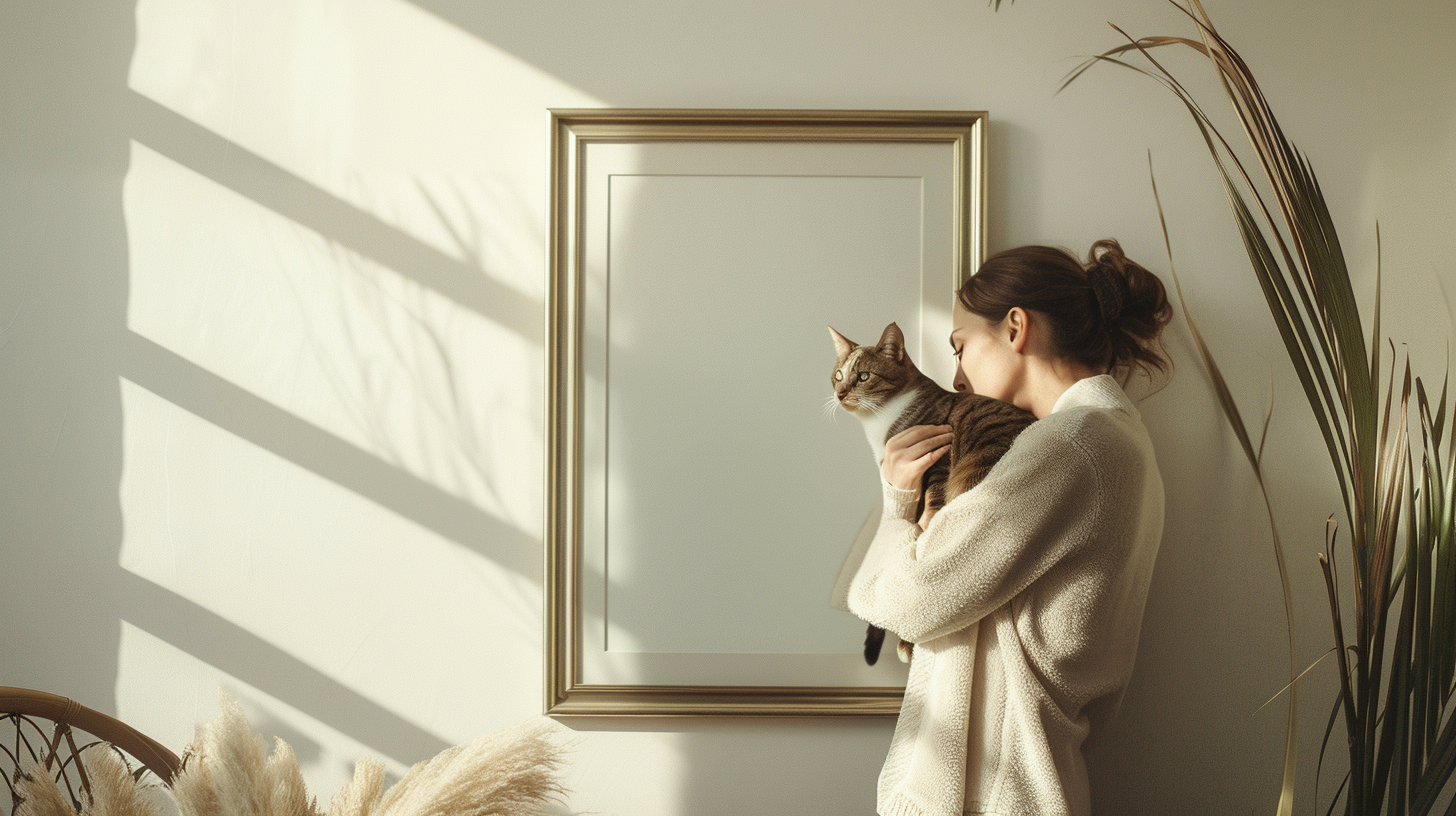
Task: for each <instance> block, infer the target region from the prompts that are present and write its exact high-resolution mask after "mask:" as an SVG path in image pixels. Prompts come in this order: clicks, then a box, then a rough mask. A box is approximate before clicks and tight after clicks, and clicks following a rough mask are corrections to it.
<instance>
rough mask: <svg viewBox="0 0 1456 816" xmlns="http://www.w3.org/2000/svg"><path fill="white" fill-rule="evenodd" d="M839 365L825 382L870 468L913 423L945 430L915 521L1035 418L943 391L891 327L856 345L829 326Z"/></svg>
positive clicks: (870, 646) (903, 652)
mask: <svg viewBox="0 0 1456 816" xmlns="http://www.w3.org/2000/svg"><path fill="white" fill-rule="evenodd" d="M829 334H830V336H831V337H833V338H834V351H835V354H836V355H837V359H836V360H835V362H834V371H833V373H832V374H831V375H830V382H831V384H832V386H833V388H834V396H833V397H832V398H831V399H833V400H837V401H838V403H839V406H840V407H841V408H843V409H844V410H846V411H848V412H850V413H851V414H854V415H855V416H856V417H858V418H859V419H860V421H861V422H863V423H864V430H865V436H866V437H867V438H868V439H869V442H870V447H871V448H872V449H873V450H874V454H875V464H876V465H879V464H880V463H881V462H882V461H884V458H885V443H886V442H887V441H888V440H889V439H890V437H892V436H894V435H895V434H897V433H900V432H901V431H903V430H905V429H906V428H909V427H911V426H913V425H949V426H951V433H952V434H953V436H952V439H951V445H950V452H949V454H948V455H946V456H942V457H941V458H940V460H939V461H937V462H936V463H935V464H934V465H931V466H930V469H929V470H927V471H926V472H925V476H924V481H923V485H924V490H923V491H922V494H921V498H920V505H919V507H917V509H916V512H917V517H918V515H919V513H921V512H923V511H924V510H925V509H926V508H927V507H928V508H929V509H931V510H932V511H934V510H939V509H940V508H942V507H944V506H945V505H946V504H948V503H949V502H950V501H951V500H952V499H954V498H955V497H956V496H959V495H961V494H962V493H965V492H966V491H968V490H970V489H971V488H973V487H975V486H976V485H978V484H980V482H981V480H982V479H983V478H985V476H986V474H987V473H988V472H989V471H990V470H991V468H992V466H994V465H995V464H996V463H997V462H998V461H1000V459H1001V456H1002V455H1003V454H1005V453H1006V451H1007V449H1008V448H1010V447H1011V443H1012V441H1014V440H1015V439H1016V436H1017V435H1018V434H1020V433H1021V432H1022V431H1023V430H1024V429H1025V428H1026V426H1028V425H1030V424H1031V423H1032V422H1033V421H1035V420H1036V417H1035V416H1033V415H1032V414H1031V412H1030V411H1025V410H1023V409H1021V408H1018V407H1016V406H1015V405H1012V404H1010V403H1006V402H1002V401H1001V400H998V399H992V398H991V397H985V396H981V395H979V394H972V393H968V392H956V391H947V390H945V389H944V388H941V387H940V386H939V385H938V384H936V382H935V381H934V380H932V379H930V378H929V377H927V376H925V375H924V374H922V373H921V372H920V369H918V368H916V367H915V364H914V363H913V362H911V361H910V355H909V354H907V353H906V352H905V335H904V334H903V333H902V332H901V331H900V327H899V326H897V325H896V324H894V323H891V324H890V325H888V326H886V327H885V331H884V333H883V334H881V335H880V342H879V343H878V344H876V345H874V346H860V345H856V344H855V342H854V341H852V340H850V339H849V338H847V337H845V336H844V335H842V334H840V333H839V332H837V331H835V330H834V327H833V326H830V327H829ZM884 639H885V630H883V629H881V628H879V627H878V626H875V625H874V624H870V626H869V629H868V630H867V631H866V634H865V649H864V657H865V662H866V663H868V664H870V665H871V666H873V665H875V663H876V661H878V660H879V658H880V646H881V644H882V643H883V642H884ZM913 648H914V647H913V645H911V644H907V643H903V642H902V643H901V644H900V646H899V649H898V650H899V654H900V659H901V660H903V661H905V662H907V663H908V662H909V659H910V653H911V650H912V649H913Z"/></svg>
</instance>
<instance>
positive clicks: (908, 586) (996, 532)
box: [848, 375, 1163, 816]
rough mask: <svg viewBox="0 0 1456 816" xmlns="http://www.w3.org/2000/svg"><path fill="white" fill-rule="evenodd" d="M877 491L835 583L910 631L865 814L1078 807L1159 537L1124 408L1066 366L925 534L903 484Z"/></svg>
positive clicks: (1143, 442)
mask: <svg viewBox="0 0 1456 816" xmlns="http://www.w3.org/2000/svg"><path fill="white" fill-rule="evenodd" d="M884 500H885V508H884V512H883V518H882V519H881V521H880V524H879V528H878V530H877V531H876V533H875V536H874V539H873V541H872V542H871V544H870V546H869V547H868V548H867V551H866V552H865V553H864V557H863V560H862V562H860V563H859V564H858V568H857V569H856V570H853V574H854V579H853V581H851V583H850V588H849V595H848V603H849V607H850V609H851V611H853V612H854V613H855V614H856V615H858V616H859V617H861V618H863V619H864V620H866V621H869V622H871V623H874V624H876V625H878V626H881V627H884V628H885V629H886V630H888V631H890V632H894V633H895V634H897V635H899V636H900V637H901V638H903V639H905V640H908V641H910V642H912V643H915V644H916V646H915V658H914V660H913V661H912V662H911V664H910V676H909V680H908V681H907V684H906V689H905V703H904V706H903V707H902V708H901V713H900V718H899V720H898V721H897V723H896V726H895V734H894V737H893V739H892V741H891V744H890V752H889V756H888V757H887V758H886V760H885V765H884V768H883V770H882V771H881V773H880V780H879V793H878V806H879V812H880V814H882V816H954V814H960V813H962V812H983V813H999V814H1003V815H1004V816H1017V815H1019V814H1038V815H1039V816H1052V815H1053V814H1070V816H1085V815H1086V814H1088V813H1089V811H1090V807H1091V805H1090V801H1089V798H1090V797H1089V793H1088V789H1087V771H1086V765H1085V762H1084V760H1083V757H1082V743H1083V741H1084V740H1085V739H1086V737H1087V734H1088V732H1089V730H1090V728H1091V727H1092V724H1093V722H1094V721H1102V720H1105V719H1108V718H1110V716H1111V715H1112V714H1113V713H1114V712H1115V711H1116V708H1117V706H1118V704H1119V703H1120V701H1121V697H1122V693H1123V690H1124V689H1125V688H1126V687H1127V684H1128V681H1129V679H1130V678H1131V675H1132V667H1133V659H1134V657H1135V655H1136V653H1137V642H1138V633H1139V630H1140V628H1141V625H1142V614H1143V606H1144V602H1145V600H1146V598H1147V591H1148V583H1149V581H1150V580H1151V577H1152V569H1153V561H1154V559H1155V557H1156V555H1157V550H1158V543H1159V541H1160V539H1161V537H1162V529H1163V483H1162V478H1161V476H1160V475H1159V473H1158V466H1157V462H1156V460H1155V458H1154V456H1153V449H1152V443H1151V441H1150V440H1149V438H1148V435H1147V430H1146V429H1145V428H1144V427H1143V424H1142V420H1141V418H1140V416H1139V414H1138V412H1137V409H1136V408H1135V407H1134V406H1133V405H1132V403H1131V402H1130V401H1129V400H1128V398H1127V396H1126V395H1125V394H1124V393H1123V392H1122V389H1121V388H1120V387H1118V385H1117V382H1116V380H1114V379H1113V378H1112V377H1109V376H1106V375H1102V376H1098V377H1090V378H1088V379H1085V380H1081V381H1080V382H1078V383H1076V384H1074V385H1073V386H1072V387H1071V388H1069V389H1068V390H1067V391H1066V393H1065V394H1063V395H1062V397H1061V399H1059V400H1058V401H1057V404H1056V406H1055V407H1054V409H1053V411H1052V413H1051V414H1050V415H1048V416H1047V417H1045V418H1043V419H1041V420H1039V421H1037V422H1035V423H1033V424H1032V426H1031V427H1030V428H1028V429H1027V430H1026V431H1025V432H1024V433H1022V435H1021V436H1020V437H1019V438H1018V439H1017V441H1016V443H1015V444H1014V445H1013V446H1012V448H1011V450H1010V452H1008V453H1007V454H1006V456H1005V457H1004V458H1003V459H1002V460H1001V462H1000V463H999V464H998V465H997V466H996V467H995V468H994V469H993V470H992V471H991V473H990V474H989V475H988V476H987V477H986V479H985V481H983V482H982V483H981V484H980V485H978V486H977V487H976V488H974V489H973V490H971V491H970V492H968V493H965V494H963V495H961V496H958V497H957V498H956V499H955V500H954V501H952V502H951V503H950V504H948V505H946V507H945V508H944V509H942V510H941V511H940V513H939V514H937V515H936V517H935V518H934V520H933V521H932V522H931V524H930V526H929V528H928V529H927V530H926V531H925V532H924V534H920V529H919V527H918V526H916V525H915V523H914V521H913V520H911V519H910V518H909V516H910V515H911V514H912V513H913V509H914V502H915V494H914V493H912V492H909V491H897V490H895V489H894V488H892V487H889V486H888V485H885V486H884ZM851 560H853V559H851Z"/></svg>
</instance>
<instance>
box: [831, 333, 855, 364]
mask: <svg viewBox="0 0 1456 816" xmlns="http://www.w3.org/2000/svg"><path fill="white" fill-rule="evenodd" d="M829 336H830V337H833V338H834V353H835V354H837V355H839V359H841V360H843V359H844V357H845V355H847V354H849V353H850V352H851V351H854V348H855V343H854V341H853V340H851V339H849V338H848V337H845V336H844V335H842V334H840V333H839V332H837V331H835V330H834V327H833V326H830V327H829Z"/></svg>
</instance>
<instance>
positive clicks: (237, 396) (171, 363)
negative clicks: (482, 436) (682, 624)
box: [117, 331, 542, 586]
mask: <svg viewBox="0 0 1456 816" xmlns="http://www.w3.org/2000/svg"><path fill="white" fill-rule="evenodd" d="M122 337H123V339H122V342H121V347H120V349H119V359H118V361H117V362H118V369H117V370H118V372H119V373H120V374H121V376H123V377H125V378H127V379H128V380H131V381H132V382H134V383H136V384H137V385H140V386H141V387H143V388H145V389H147V390H148V391H151V392H152V393H154V394H156V395H157V396H159V397H162V398H163V399H165V400H167V401H169V402H172V403H174V404H176V405H177V406H179V407H181V408H182V409H184V410H186V411H188V412H190V413H192V414H195V415H196V416H199V417H201V418H202V419H205V420H207V421H208V422H211V423H212V424H214V425H217V426H218V427H220V428H222V429H224V430H226V431H229V432H230V433H234V434H237V435H238V436H240V437H242V438H243V439H246V440H248V441H249V442H252V443H253V444H255V445H258V446H259V447H261V448H264V449H265V450H268V451H271V452H273V453H275V454H277V455H278V456H280V457H282V458H284V459H286V460H288V461H289V462H292V463H294V464H296V465H298V466H300V467H303V468H305V469H307V470H310V471H312V472H313V473H315V474H317V475H319V476H321V477H323V478H325V479H328V480H329V481H331V482H333V483H335V484H338V485H340V486H342V487H345V488H347V489H349V490H352V491H353V492H355V493H357V494H359V495H360V496H363V497H364V498H366V499H369V500H370V501H373V502H375V503H376V504H379V505H380V506H382V507H386V508H388V509H390V510H392V511H394V512H396V513H398V514H399V515H401V516H403V517H405V518H407V519H410V520H411V521H413V522H415V523H416V524H419V525H420V526H422V527H425V528H427V529H430V530H433V531H434V532H435V533H438V534H439V535H441V536H443V537H445V538H447V539H449V540H451V541H454V542H456V543H458V544H460V545H462V546H464V547H467V548H469V549H470V550H472V551H474V552H476V553H479V554H480V555H482V556H485V557H486V558H489V559H490V560H491V561H492V562H494V563H495V564H497V565H499V566H501V567H503V568H505V569H508V570H510V571H512V572H514V573H516V574H517V575H521V576H523V577H526V578H528V579H530V580H531V582H532V583H533V584H535V585H537V586H540V585H541V582H542V566H541V561H540V553H541V552H542V549H541V548H542V544H541V541H540V540H539V539H537V538H535V537H534V536H531V535H528V534H527V533H525V532H522V531H521V530H519V529H517V528H516V527H512V526H511V525H509V524H506V523H504V522H502V521H500V520H499V519H497V518H495V517H494V516H492V515H490V514H489V513H486V512H485V511H483V510H481V509H480V508H478V507H476V506H475V505H473V504H470V503H469V502H467V501H465V500H464V499H461V498H459V497H457V496H454V495H452V494H450V493H447V492H445V491H443V490H441V489H440V488H438V487H435V486H434V485H432V484H430V483H429V482H426V481H424V480H422V479H420V478H419V477H417V476H415V475H414V474H411V473H409V472H407V471H405V470H402V469H400V468H399V467H396V466H395V465H392V464H389V463H388V462H385V461H383V460H381V459H379V458H378V457H377V456H375V455H374V454H371V453H369V452H368V451H365V450H362V449H360V448H358V447H356V446H355V445H354V444H353V443H351V442H347V441H345V440H343V439H340V438H339V437H337V436H334V435H333V434H331V433H329V432H328V431H326V430H324V429H322V428H320V427H318V426H317V425H313V424H312V423H309V422H307V421H305V420H303V419H300V418H299V417H297V416H295V415H294V414H291V413H289V412H287V411H285V410H283V409H281V408H279V407H278V406H276V405H274V404H273V403H271V402H268V401H267V400H264V399H262V398H260V397H258V396H256V395H254V394H253V393H251V392H249V391H247V390H244V389H243V388H241V387H239V386H237V385H234V384H233V383H231V382H229V381H228V380H225V379H223V378H222V377H219V376H218V375H216V374H213V373H212V372H210V371H208V370H207V369H205V368H202V367H201V366H198V365H197V364H196V363H193V362H191V361H190V360H188V359H186V358H184V357H182V356H180V355H178V354H177V353H175V352H173V351H171V350H169V349H166V348H164V347H162V346H160V345H158V344H157V343H155V342H153V341H151V340H148V339H147V338H145V337H143V336H141V335H139V334H137V333H136V332H133V331H126V332H123V333H122Z"/></svg>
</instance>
